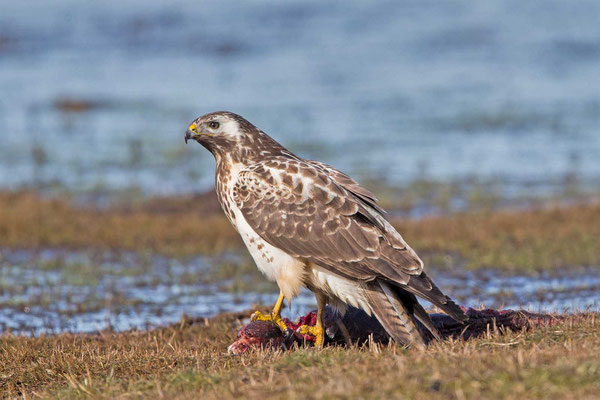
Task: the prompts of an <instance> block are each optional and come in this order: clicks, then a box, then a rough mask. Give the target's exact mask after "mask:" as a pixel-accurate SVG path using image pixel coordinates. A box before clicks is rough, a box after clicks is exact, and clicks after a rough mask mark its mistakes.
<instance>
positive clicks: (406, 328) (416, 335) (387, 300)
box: [365, 279, 437, 348]
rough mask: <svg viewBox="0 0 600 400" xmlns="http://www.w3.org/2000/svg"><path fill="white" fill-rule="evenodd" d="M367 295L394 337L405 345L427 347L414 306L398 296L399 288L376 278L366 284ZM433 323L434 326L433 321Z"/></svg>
mask: <svg viewBox="0 0 600 400" xmlns="http://www.w3.org/2000/svg"><path fill="white" fill-rule="evenodd" d="M365 295H366V297H367V299H368V301H369V305H370V306H371V310H372V311H373V314H375V317H377V319H378V320H379V322H380V323H381V325H382V326H383V327H384V328H385V330H386V331H387V333H388V334H389V335H390V336H391V337H392V339H394V340H395V341H396V342H398V343H401V344H404V345H413V346H417V347H421V348H423V347H425V345H426V344H427V342H428V339H427V337H426V336H425V335H423V333H422V332H421V331H420V329H419V327H418V326H417V323H416V319H415V318H416V316H415V314H414V312H413V311H412V309H411V308H412V307H411V308H409V307H407V305H406V304H405V303H404V302H403V301H402V300H401V299H400V297H399V296H398V293H397V290H394V288H393V287H391V286H390V285H389V284H387V283H385V282H384V281H382V280H380V279H376V280H374V281H371V282H368V283H367V284H366V286H365ZM417 304H418V303H417ZM409 306H410V305H409ZM419 307H420V305H419ZM423 312H425V310H423ZM419 314H420V313H419ZM425 314H427V313H426V312H425ZM427 318H429V317H427ZM424 325H426V326H427V324H424ZM431 325H432V326H433V323H432V324H431ZM434 329H435V328H434ZM436 333H437V332H436Z"/></svg>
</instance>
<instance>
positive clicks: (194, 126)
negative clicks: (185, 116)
mask: <svg viewBox="0 0 600 400" xmlns="http://www.w3.org/2000/svg"><path fill="white" fill-rule="evenodd" d="M195 130H196V124H191V125H190V131H192V132H194V131H195Z"/></svg>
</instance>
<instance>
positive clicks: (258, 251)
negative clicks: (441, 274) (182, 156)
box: [185, 111, 467, 347]
mask: <svg viewBox="0 0 600 400" xmlns="http://www.w3.org/2000/svg"><path fill="white" fill-rule="evenodd" d="M190 139H191V140H195V141H196V142H198V143H200V144H201V145H202V146H204V147H205V148H206V149H208V150H209V151H210V152H211V153H212V154H213V156H214V157H215V160H216V163H217V168H216V179H215V180H216V183H215V185H216V192H217V196H218V198H219V202H220V203H221V206H222V208H223V211H224V212H225V214H226V215H227V217H228V218H229V220H230V221H231V223H232V224H233V226H234V227H235V229H236V230H237V231H238V233H239V234H240V236H241V237H242V239H243V241H244V243H245V244H246V247H247V248H248V251H249V252H250V254H251V255H252V258H253V259H254V261H255V263H256V265H257V266H258V268H259V269H260V271H262V273H263V274H265V275H266V276H267V277H268V278H269V279H271V280H274V281H276V282H277V285H278V286H279V289H280V295H279V298H278V300H277V302H276V303H275V307H274V308H273V311H272V312H271V313H270V314H266V315H265V314H262V313H260V312H258V311H257V312H255V313H253V314H252V316H251V319H252V320H253V321H256V320H268V321H272V322H274V323H275V324H276V325H277V326H279V328H280V329H282V330H284V331H285V330H287V326H286V324H285V323H284V322H283V320H282V318H281V314H280V312H281V308H282V305H283V301H284V299H286V300H287V301H288V302H289V301H290V300H291V299H292V298H293V297H295V296H296V295H297V294H298V292H299V291H300V289H301V288H302V287H306V288H308V289H310V290H311V291H312V292H313V293H314V294H315V296H316V299H317V307H318V308H317V310H318V311H317V323H316V325H315V326H301V327H300V328H299V330H298V331H299V332H300V333H302V334H306V335H312V336H314V337H315V339H316V340H315V342H316V344H317V345H319V346H321V345H322V344H323V341H324V332H323V313H324V309H325V305H326V304H329V305H330V306H332V307H334V308H336V309H337V310H338V311H339V312H340V313H342V314H343V313H344V312H345V310H346V305H348V304H349V305H352V306H354V307H358V308H361V309H363V310H364V311H366V312H367V313H368V314H369V315H375V317H376V318H377V319H378V320H379V322H380V323H381V325H382V326H383V327H384V328H385V330H386V331H387V332H388V333H389V335H390V336H391V337H392V338H393V339H394V340H395V341H397V342H399V343H401V344H404V345H415V346H419V347H423V346H424V345H426V344H427V337H428V335H426V334H425V332H424V331H422V329H427V330H428V331H430V332H431V334H432V335H433V336H434V337H436V338H438V339H439V334H438V331H437V329H436V328H435V326H434V324H433V322H432V321H431V318H430V317H429V315H428V314H427V312H426V311H425V309H424V308H423V307H422V306H421V305H420V304H419V302H418V300H417V296H419V297H421V298H423V299H426V300H428V301H430V302H431V303H432V304H434V305H436V306H437V307H439V308H440V309H441V310H443V311H444V312H446V313H447V314H448V315H450V316H451V317H452V318H454V319H455V320H457V321H465V320H466V319H467V316H466V315H465V314H464V312H463V311H462V309H461V308H460V307H459V306H458V305H457V304H456V303H454V302H453V301H452V300H451V299H450V298H449V297H448V296H446V295H444V294H443V293H442V292H441V291H440V289H438V288H437V286H435V284H434V283H433V282H432V281H431V279H430V278H429V277H428V276H427V274H426V273H425V272H424V271H423V262H422V261H421V259H420V258H419V256H417V254H416V253H415V252H414V250H413V249H411V248H410V246H409V245H408V244H407V243H406V242H405V241H404V239H403V238H402V236H400V234H399V233H398V232H397V231H396V230H395V229H394V227H393V226H392V225H391V224H390V223H389V222H388V221H387V220H386V218H385V211H384V210H383V209H382V208H381V207H380V206H379V205H378V204H377V199H376V198H375V196H374V195H373V194H372V193H371V192H369V191H368V190H366V189H364V188H363V187H361V186H360V185H359V184H358V183H357V182H356V181H355V180H354V179H352V178H350V177H349V176H348V175H346V174H344V173H343V172H340V171H338V170H337V169H335V168H333V167H331V166H329V165H327V164H323V163H321V162H318V161H312V160H306V159H303V158H300V157H298V156H296V155H295V154H293V153H292V152H290V151H289V150H287V149H286V148H285V147H283V146H282V145H280V144H279V143H277V142H276V141H275V140H274V139H272V138H271V137H270V136H268V135H267V134H266V133H264V132H263V131H261V130H260V129H258V128H256V127H255V126H254V125H252V124H251V123H250V122H248V121H247V120H245V119H244V118H242V117H241V116H239V115H236V114H233V113H231V112H225V111H220V112H214V113H210V114H206V115H204V116H202V117H199V118H197V119H195V120H194V121H193V122H192V124H191V125H190V126H189V128H188V130H187V132H186V133H185V142H186V143H187V142H188V140H190ZM418 322H420V323H421V324H418Z"/></svg>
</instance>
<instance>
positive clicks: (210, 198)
mask: <svg viewBox="0 0 600 400" xmlns="http://www.w3.org/2000/svg"><path fill="white" fill-rule="evenodd" d="M393 222H394V224H395V225H396V227H398V228H399V230H400V232H401V233H402V234H403V236H404V237H405V238H406V239H407V241H408V242H409V243H410V244H411V245H412V247H414V248H415V249H416V250H417V251H418V252H419V253H420V254H421V255H422V256H423V257H424V258H425V259H426V260H427V261H428V263H429V264H434V265H436V266H444V265H448V266H455V265H456V263H457V262H458V263H464V262H466V263H467V265H469V266H470V267H472V268H480V267H491V268H504V269H513V270H545V269H556V268H561V267H564V266H569V265H600V251H599V249H600V203H598V202H591V203H586V204H579V205H573V206H569V207H565V206H556V205H555V206H548V207H544V208H538V209H532V210H526V211H510V210H509V211H497V212H477V213H461V214H454V215H449V216H441V217H431V218H424V219H394V220H393ZM0 246H1V247H9V248H29V249H36V248H43V247H65V248H100V249H105V248H107V249H117V250H135V251H145V252H148V251H155V252H160V253H164V254H168V255H175V256H189V255H194V254H201V253H202V254H217V253H221V252H223V251H226V250H231V249H239V248H241V246H242V243H241V240H240V239H239V237H238V235H237V234H236V232H235V231H234V230H233V228H232V227H231V225H230V223H229V222H228V221H227V220H226V219H225V217H224V216H223V214H222V212H221V211H220V209H219V206H218V202H217V201H216V198H215V196H214V194H213V193H209V194H206V195H196V196H182V197H170V198H155V199H150V200H147V201H144V202H142V203H139V204H129V205H127V206H124V205H114V206H111V207H109V208H107V209H98V208H95V207H91V206H81V205H75V204H73V203H71V202H69V201H68V200H65V199H47V198H43V197H40V196H39V195H36V194H34V193H30V192H19V193H2V194H0Z"/></svg>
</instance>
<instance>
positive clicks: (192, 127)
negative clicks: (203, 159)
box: [184, 124, 198, 144]
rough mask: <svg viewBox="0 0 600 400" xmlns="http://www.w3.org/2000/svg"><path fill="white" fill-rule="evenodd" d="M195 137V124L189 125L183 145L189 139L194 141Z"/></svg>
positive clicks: (196, 134)
mask: <svg viewBox="0 0 600 400" xmlns="http://www.w3.org/2000/svg"><path fill="white" fill-rule="evenodd" d="M197 136H198V132H197V131H196V124H191V125H190V126H189V127H188V129H187V131H186V132H185V137H184V140H185V144H187V142H188V140H190V139H196V137H197Z"/></svg>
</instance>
